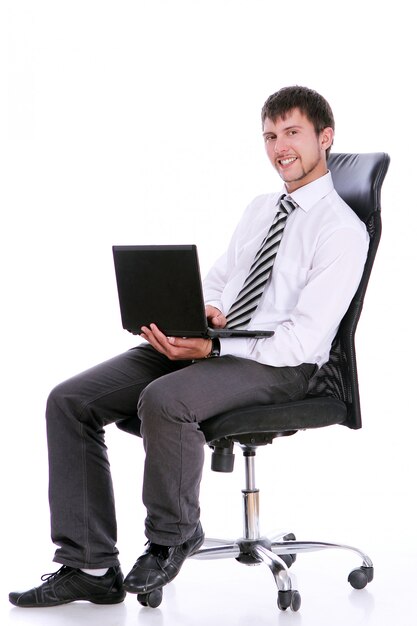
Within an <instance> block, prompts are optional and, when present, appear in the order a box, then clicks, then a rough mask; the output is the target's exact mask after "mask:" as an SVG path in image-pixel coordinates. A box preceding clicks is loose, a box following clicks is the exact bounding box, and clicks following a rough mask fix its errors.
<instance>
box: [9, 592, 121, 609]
mask: <svg viewBox="0 0 417 626" xmlns="http://www.w3.org/2000/svg"><path fill="white" fill-rule="evenodd" d="M125 598H126V593H125V592H123V595H121V596H118V597H117V596H116V597H114V598H94V599H93V598H73V599H71V600H62V602H44V603H42V604H19V603H18V602H14V601H13V600H11V599H10V598H9V601H10V602H11V603H12V604H13V606H17V607H18V608H19V609H42V608H49V607H52V606H62V605H63V604H71V602H81V601H83V602H91V603H92V604H120V603H121V602H123V600H124V599H125Z"/></svg>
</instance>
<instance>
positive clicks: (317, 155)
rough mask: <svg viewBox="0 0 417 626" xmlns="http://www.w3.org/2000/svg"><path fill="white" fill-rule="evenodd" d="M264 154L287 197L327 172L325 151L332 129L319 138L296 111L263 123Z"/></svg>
mask: <svg viewBox="0 0 417 626" xmlns="http://www.w3.org/2000/svg"><path fill="white" fill-rule="evenodd" d="M263 136H264V141H265V147H266V152H267V155H268V158H269V160H270V161H271V163H272V165H273V166H274V168H275V169H276V170H277V172H278V174H279V175H280V176H281V178H282V180H283V181H284V183H285V186H286V188H287V191H288V193H291V192H292V191H295V190H296V189H298V188H299V187H302V186H304V185H307V184H308V183H311V182H312V181H313V180H316V178H320V176H323V175H324V174H326V172H327V160H326V150H327V148H329V147H330V146H331V145H332V141H333V129H332V128H330V127H329V128H325V129H324V130H322V131H321V132H320V133H319V134H317V133H316V131H315V128H314V126H313V124H312V122H310V120H309V119H308V118H307V117H306V116H305V115H304V114H303V113H301V111H300V110H299V109H293V110H292V111H289V113H288V114H287V115H286V116H285V118H283V117H278V118H277V119H276V120H275V121H273V120H271V119H269V118H268V117H267V118H266V119H265V122H264V132H263Z"/></svg>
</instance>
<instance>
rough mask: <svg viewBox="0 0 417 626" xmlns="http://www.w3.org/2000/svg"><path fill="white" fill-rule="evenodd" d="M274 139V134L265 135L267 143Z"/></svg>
mask: <svg viewBox="0 0 417 626" xmlns="http://www.w3.org/2000/svg"><path fill="white" fill-rule="evenodd" d="M273 139H275V137H274V136H273V135H265V143H268V142H269V141H272V140H273Z"/></svg>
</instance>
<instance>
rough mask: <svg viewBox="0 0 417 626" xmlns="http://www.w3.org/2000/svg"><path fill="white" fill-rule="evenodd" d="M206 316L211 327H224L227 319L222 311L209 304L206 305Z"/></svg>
mask: <svg viewBox="0 0 417 626" xmlns="http://www.w3.org/2000/svg"><path fill="white" fill-rule="evenodd" d="M206 317H207V321H208V323H209V326H211V327H212V328H224V327H225V326H226V323H227V320H226V318H225V316H224V315H223V313H222V312H221V311H220V310H219V309H217V308H216V307H215V306H211V304H207V305H206Z"/></svg>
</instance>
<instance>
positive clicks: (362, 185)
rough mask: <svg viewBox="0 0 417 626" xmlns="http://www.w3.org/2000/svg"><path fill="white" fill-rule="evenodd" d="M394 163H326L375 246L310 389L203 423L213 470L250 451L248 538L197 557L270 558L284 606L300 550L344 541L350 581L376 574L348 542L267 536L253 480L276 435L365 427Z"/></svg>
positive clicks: (296, 604)
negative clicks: (366, 326) (363, 346)
mask: <svg viewBox="0 0 417 626" xmlns="http://www.w3.org/2000/svg"><path fill="white" fill-rule="evenodd" d="M388 165H389V156H388V155H387V154H385V153H375V154H332V155H330V158H329V169H330V170H331V172H332V176H333V181H334V185H335V187H336V189H337V191H338V193H339V194H340V195H341V196H342V198H343V199H344V200H345V201H346V202H347V203H348V204H349V205H350V207H351V208H352V209H353V210H354V211H355V213H356V214H357V215H358V216H359V217H360V218H361V220H362V221H363V222H364V223H365V224H366V227H367V230H368V233H369V236H370V246H369V252H368V257H367V261H366V264H365V268H364V272H363V276H362V280H361V283H360V285H359V287H358V290H357V292H356V294H355V297H354V298H353V300H352V302H351V304H350V307H349V309H348V311H347V313H346V315H345V316H344V318H343V320H342V322H341V324H340V327H339V330H338V333H337V335H336V337H335V339H334V341H333V345H332V349H331V353H330V358H329V361H328V362H327V363H326V364H325V365H324V366H323V367H321V368H320V370H319V371H318V373H317V374H316V376H315V377H314V378H313V380H312V384H311V387H310V389H309V393H308V396H307V397H306V398H305V399H304V400H301V401H295V402H289V403H285V404H277V405H271V406H248V407H247V408H245V409H243V410H242V409H241V410H236V411H230V412H228V413H223V414H222V415H217V416H215V417H212V418H210V419H208V420H206V421H204V422H203V423H202V424H200V428H201V430H202V431H203V433H204V435H205V438H206V441H207V443H208V445H209V446H210V447H211V448H212V449H213V453H212V469H213V470H214V471H218V472H231V471H232V470H233V460H234V454H233V447H234V444H235V443H238V444H239V445H240V447H241V449H242V451H243V455H244V457H245V475H246V476H245V479H246V482H245V488H244V489H243V490H242V494H243V504H244V528H243V537H241V538H240V539H237V540H236V541H233V542H229V541H222V540H219V539H206V541H205V544H204V546H203V547H202V549H201V550H199V551H198V552H197V553H196V554H195V555H194V556H193V558H224V557H226V556H230V557H234V558H236V559H237V561H239V562H241V563H243V564H246V565H253V564H258V563H266V564H267V565H268V566H269V568H270V569H271V571H272V573H273V575H274V578H275V582H276V585H277V588H278V607H279V608H280V609H281V610H286V609H287V608H291V609H292V610H293V611H297V610H298V609H299V608H300V604H301V597H300V594H299V592H298V591H296V590H294V589H293V588H292V584H291V577H290V574H289V571H288V567H289V566H291V564H292V563H293V561H294V560H295V556H296V555H297V554H298V553H301V552H309V551H313V550H321V549H327V548H342V549H345V550H346V549H347V550H351V551H353V552H355V553H356V554H358V555H359V556H360V558H361V559H362V565H361V566H360V567H357V568H356V569H354V570H353V571H352V572H351V573H350V574H349V577H348V580H349V582H350V584H351V585H352V587H354V588H355V589H362V588H364V587H365V586H366V585H367V584H368V583H369V582H371V580H372V579H373V571H374V570H373V565H372V561H371V559H370V558H369V557H368V556H367V555H366V554H364V553H363V552H361V551H360V550H357V549H356V548H353V547H351V546H346V545H341V544H332V543H323V542H312V541H296V540H295V537H294V535H293V534H286V535H284V536H282V535H281V536H278V537H274V538H272V539H268V538H267V537H262V536H260V533H259V491H258V489H257V488H256V486H255V479H254V476H255V455H256V450H257V448H258V447H259V446H263V445H266V444H268V443H272V441H273V440H274V439H275V438H276V437H283V436H288V435H293V434H295V433H296V432H297V431H299V430H305V429H308V428H321V427H323V426H331V425H333V424H341V425H343V426H347V427H348V428H354V429H358V428H361V425H362V422H361V411H360V402H359V389H358V377H357V368H356V356H355V343H354V337H355V330H356V326H357V323H358V320H359V316H360V314H361V310H362V305H363V300H364V296H365V291H366V287H367V284H368V280H369V276H370V273H371V269H372V265H373V262H374V258H375V254H376V251H377V247H378V243H379V239H380V235H381V211H380V193H381V186H382V183H383V180H384V178H385V174H386V172H387V169H388Z"/></svg>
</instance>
